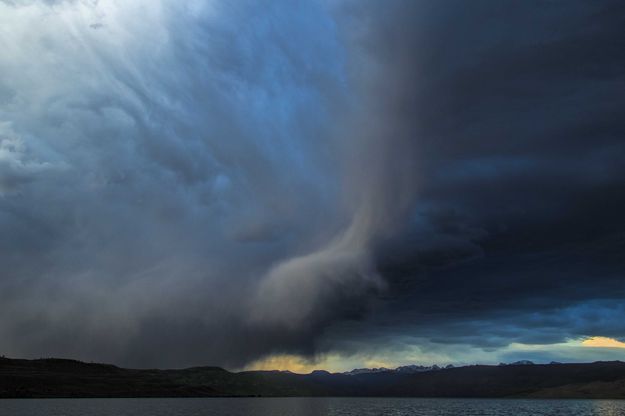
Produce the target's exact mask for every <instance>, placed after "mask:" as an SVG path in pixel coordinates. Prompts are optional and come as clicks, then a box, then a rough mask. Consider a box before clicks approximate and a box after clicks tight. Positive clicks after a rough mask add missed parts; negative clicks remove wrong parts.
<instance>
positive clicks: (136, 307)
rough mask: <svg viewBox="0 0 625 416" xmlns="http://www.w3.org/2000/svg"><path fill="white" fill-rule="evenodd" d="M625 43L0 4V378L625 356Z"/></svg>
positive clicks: (121, 5)
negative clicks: (10, 362) (29, 369)
mask: <svg viewBox="0 0 625 416" xmlns="http://www.w3.org/2000/svg"><path fill="white" fill-rule="evenodd" d="M623 28H625V6H624V5H623V4H622V1H620V0H595V1H585V0H550V1H545V0H541V1H539V0H517V1H513V0H506V1H496V0H490V1H486V0H484V1H482V0H477V1H464V0H444V1H429V0H428V1H426V0H405V1H402V0H389V1H381V0H301V1H300V0H297V1H293V0H268V1H260V2H259V1H252V0H250V1H247V0H237V1H225V0H224V1H220V0H192V1H177V0H0V51H1V52H0V353H1V354H5V355H7V356H11V357H26V358H36V357H50V356H54V357H68V358H76V359H81V360H88V361H102V362H111V363H115V364H118V365H124V366H131V367H182V366H191V365H220V366H224V367H226V368H229V369H241V368H283V369H295V370H300V371H308V370H309V369H312V368H326V369H329V370H336V371H338V370H344V369H349V368H351V367H361V366H381V365H384V366H396V365H401V364H433V363H437V364H448V363H454V364H462V363H474V362H484V363H497V362H499V361H511V360H517V359H532V360H536V361H538V362H548V361H551V360H557V361H593V360H598V359H625V349H624V348H620V347H624V346H625V344H623V345H621V344H619V342H618V341H619V340H620V341H625V320H624V319H623V316H624V314H625V219H624V218H623V213H624V212H625V163H624V161H625V140H624V139H625V94H624V93H623V92H624V91H625V53H624V51H625V36H624V35H625V33H624V32H623V31H624V29H623ZM590 337H606V340H605V342H604V343H603V344H602V343H601V342H595V343H592V342H589V341H588V339H589V338H590ZM607 338H610V339H613V341H608V340H607ZM585 340H586V341H585ZM606 343H607V344H606ZM606 345H607V346H610V347H611V348H605V346H606ZM602 346H603V347H602Z"/></svg>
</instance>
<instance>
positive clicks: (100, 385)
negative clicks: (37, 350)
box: [0, 358, 625, 398]
mask: <svg viewBox="0 0 625 416" xmlns="http://www.w3.org/2000/svg"><path fill="white" fill-rule="evenodd" d="M216 396H404V397H540V398H625V363H623V362H620V361H614V362H596V363H589V364H547V365H538V364H536V365H521V364H519V365H515V364H511V365H505V366H486V365H475V366H466V367H456V368H445V369H438V370H436V371H423V372H413V373H411V372H408V373H406V372H401V371H383V372H369V373H358V374H331V373H328V372H326V371H315V372H312V373H310V374H294V373H290V372H281V371H243V372H239V373H233V372H229V371H226V370H224V369H221V368H218V367H194V368H188V369H182V370H135V369H125V368H120V367H116V366H113V365H107V364H92V363H83V362H80V361H73V360H60V359H40V360H17V359H8V358H0V398H27V397H32V398H36V397H37V398H38V397H41V398H43V397H216Z"/></svg>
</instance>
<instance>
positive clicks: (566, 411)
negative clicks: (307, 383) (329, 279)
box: [0, 398, 625, 416]
mask: <svg viewBox="0 0 625 416" xmlns="http://www.w3.org/2000/svg"><path fill="white" fill-rule="evenodd" d="M0 415H2V416H5V415H11V416H13V415H14V416H38V415H46V416H83V415H90V416H91V415H93V416H104V415H106V416H108V415H114V416H131V415H132V416H208V415H210V416H247V415H253V416H313V415H332V416H369V415H371V416H373V415H392V416H404V415H423V416H447V415H481V416H490V415H504V416H529V415H532V416H535V415H545V416H552V415H553V416H556V415H558V416H560V415H561V416H564V415H580V416H582V415H583V416H591V415H592V416H595V415H597V416H617V415H619V416H620V415H625V401H623V400H511V399H503V400H499V399H493V400H490V399H394V398H237V399H221V398H219V399H47V400H46V399H32V400H31V399H28V400H0Z"/></svg>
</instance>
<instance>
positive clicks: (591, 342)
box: [582, 337, 625, 348]
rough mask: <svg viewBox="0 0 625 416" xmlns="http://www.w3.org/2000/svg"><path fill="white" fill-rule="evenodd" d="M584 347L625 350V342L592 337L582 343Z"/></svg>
mask: <svg viewBox="0 0 625 416" xmlns="http://www.w3.org/2000/svg"><path fill="white" fill-rule="evenodd" d="M582 345H583V346H584V347H591V348H625V342H621V341H619V340H616V339H614V338H608V337H591V338H588V339H585V340H584V341H582Z"/></svg>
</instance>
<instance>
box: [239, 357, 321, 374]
mask: <svg viewBox="0 0 625 416" xmlns="http://www.w3.org/2000/svg"><path fill="white" fill-rule="evenodd" d="M317 368H319V367H318V363H314V362H311V361H308V360H306V359H304V358H302V357H300V356H297V355H289V354H284V355H272V356H269V357H266V358H263V359H261V360H258V361H255V362H253V363H252V364H250V365H249V366H247V367H246V368H245V369H246V370H280V371H291V372H293V373H300V374H307V373H310V372H311V371H313V370H315V369H317Z"/></svg>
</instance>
